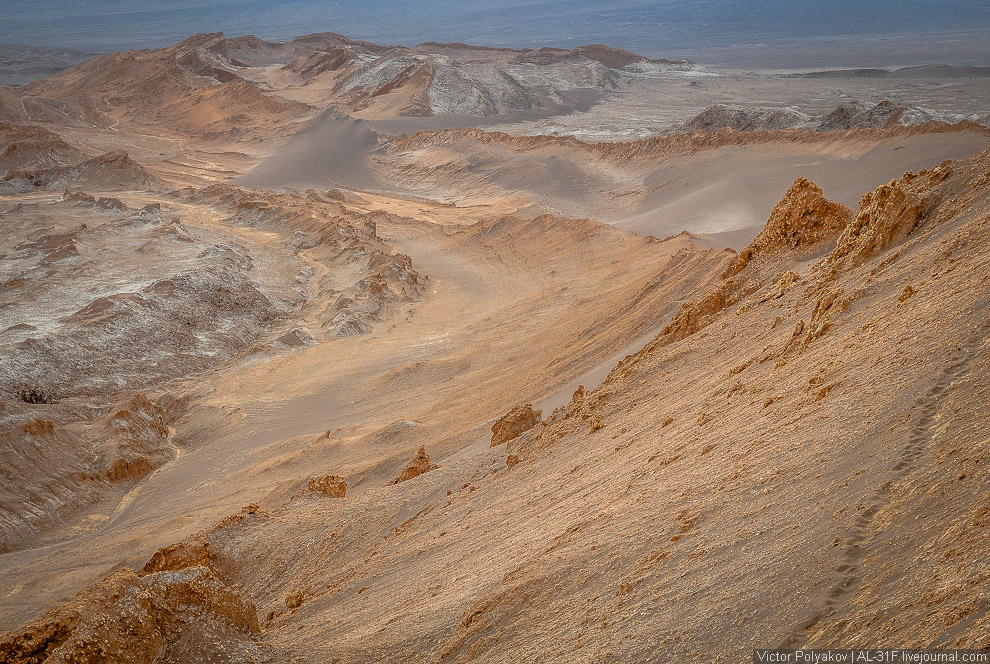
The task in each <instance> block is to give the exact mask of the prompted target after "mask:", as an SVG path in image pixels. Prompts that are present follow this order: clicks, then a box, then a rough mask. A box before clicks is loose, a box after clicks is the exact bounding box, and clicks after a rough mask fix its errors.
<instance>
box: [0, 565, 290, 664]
mask: <svg viewBox="0 0 990 664" xmlns="http://www.w3.org/2000/svg"><path fill="white" fill-rule="evenodd" d="M259 637H260V629H259V627H258V617H257V612H256V611H255V608H254V605H253V604H251V602H248V601H246V600H244V599H242V598H241V597H240V596H239V595H238V594H237V592H236V591H234V590H233V589H231V588H230V587H228V586H227V585H225V584H224V583H223V582H222V581H221V580H220V579H219V578H217V577H216V576H215V575H214V574H213V572H212V571H210V570H209V569H207V568H205V567H189V568H186V569H180V570H174V571H160V572H152V573H143V574H142V573H135V572H133V571H132V570H129V569H122V570H119V571H117V572H114V573H113V574H111V575H110V576H109V577H107V578H106V579H104V580H103V581H101V582H100V583H98V584H97V585H95V586H94V587H92V588H91V589H89V590H87V591H86V592H84V593H81V594H80V595H79V596H77V597H76V598H75V599H73V600H72V601H70V602H68V603H66V604H63V605H61V606H59V607H57V608H55V609H53V610H52V611H50V612H48V613H47V614H46V615H45V616H44V617H43V618H41V619H40V620H38V621H36V622H34V623H32V624H29V625H27V626H25V627H23V628H21V629H19V630H17V631H15V632H11V633H9V634H7V635H5V636H4V637H3V640H0V660H2V661H5V662H38V663H40V662H46V663H49V664H59V663H65V664H68V663H69V662H97V661H99V662H109V661H113V662H126V663H132V664H139V663H140V664H144V663H147V664H151V662H158V663H161V664H169V663H174V664H179V663H181V662H189V661H223V662H233V661H237V662H261V661H271V658H272V657H273V656H274V654H275V649H274V648H273V647H272V646H270V645H268V644H265V643H264V642H262V641H261V640H260V638H259Z"/></svg>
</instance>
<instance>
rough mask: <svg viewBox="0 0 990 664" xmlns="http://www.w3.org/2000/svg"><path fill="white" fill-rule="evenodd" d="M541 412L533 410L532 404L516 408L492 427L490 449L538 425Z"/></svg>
mask: <svg viewBox="0 0 990 664" xmlns="http://www.w3.org/2000/svg"><path fill="white" fill-rule="evenodd" d="M542 415H543V412H542V411H539V410H533V404H531V403H527V404H522V405H520V406H516V407H515V408H513V409H512V410H510V411H509V412H508V413H506V414H505V415H503V416H502V417H500V418H499V419H498V421H497V422H495V424H493V425H492V447H495V446H496V445H501V444H503V443H507V442H509V441H510V440H512V439H514V438H518V437H519V436H520V435H521V434H523V433H525V432H526V431H529V430H530V429H532V428H533V427H535V426H536V425H537V424H539V423H540V420H541V416H542Z"/></svg>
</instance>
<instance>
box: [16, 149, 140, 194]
mask: <svg viewBox="0 0 990 664" xmlns="http://www.w3.org/2000/svg"><path fill="white" fill-rule="evenodd" d="M4 179H5V180H8V181H10V182H11V183H13V184H18V183H21V184H23V185H24V186H26V187H32V188H45V189H63V188H65V187H66V186H67V185H69V184H80V185H86V186H89V187H92V188H94V189H101V190H109V189H153V188H155V187H156V186H158V184H159V182H158V180H157V179H155V178H154V177H152V176H151V175H150V174H149V173H148V172H147V171H146V170H144V167H143V166H141V164H139V163H137V162H136V161H134V160H133V159H131V157H130V156H129V155H128V154H127V153H126V152H124V151H123V150H114V151H112V152H107V153H105V154H101V155H99V156H98V157H94V158H92V159H89V160H87V161H83V162H80V163H78V164H75V165H74V166H55V167H52V168H47V169H42V170H33V171H29V170H14V171H11V172H9V173H7V175H6V176H5V177H4Z"/></svg>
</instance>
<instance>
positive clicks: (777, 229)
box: [729, 178, 852, 276]
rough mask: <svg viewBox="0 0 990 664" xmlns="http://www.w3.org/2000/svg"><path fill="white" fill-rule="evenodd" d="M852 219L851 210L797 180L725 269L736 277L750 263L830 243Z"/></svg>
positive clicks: (814, 185)
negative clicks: (735, 258) (761, 227)
mask: <svg viewBox="0 0 990 664" xmlns="http://www.w3.org/2000/svg"><path fill="white" fill-rule="evenodd" d="M850 219H852V210H850V209H849V208H848V207H846V206H845V205H843V204H842V203H836V202H835V201H830V200H828V199H827V198H825V195H824V193H823V192H822V189H821V187H819V186H818V185H816V184H815V183H814V182H811V181H810V180H808V179H807V178H798V179H796V180H795V181H794V184H793V185H791V187H790V188H789V189H788V190H787V193H786V194H784V197H783V198H782V199H781V200H780V202H778V203H777V205H775V206H774V208H773V210H772V211H771V212H770V218H769V219H768V220H767V223H766V225H765V226H764V227H763V230H762V231H760V234H759V235H757V236H756V239H754V240H753V242H752V243H751V244H750V245H749V246H748V247H746V248H745V249H743V250H742V252H740V254H739V257H738V259H737V260H736V262H735V263H734V264H733V266H732V267H731V268H730V269H729V276H732V275H734V274H737V273H738V272H739V271H740V270H742V269H743V268H744V267H745V266H746V265H748V264H749V263H750V262H751V261H753V260H767V259H771V258H774V257H776V256H779V255H781V254H782V253H785V252H790V251H793V250H795V249H804V248H806V247H813V246H815V245H818V244H819V243H821V242H823V241H825V240H831V239H834V238H835V237H836V236H837V235H838V233H839V231H841V230H842V229H843V228H845V227H846V225H847V224H848V223H849V221H850Z"/></svg>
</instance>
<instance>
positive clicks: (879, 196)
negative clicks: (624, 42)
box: [0, 33, 990, 664]
mask: <svg viewBox="0 0 990 664" xmlns="http://www.w3.org/2000/svg"><path fill="white" fill-rule="evenodd" d="M926 72H927V70H926ZM935 73H937V72H935ZM935 73H932V72H928V73H924V72H921V73H919V72H908V73H905V74H903V75H901V74H897V75H894V74H891V75H890V76H884V77H879V78H878V77H866V78H863V77H853V76H849V77H843V76H839V75H837V74H836V75H822V76H815V77H805V78H801V79H800V80H799V81H798V83H795V82H794V81H795V80H797V79H795V78H786V79H785V78H779V79H778V78H768V77H763V78H759V77H754V78H746V77H744V76H739V77H738V78H737V79H733V80H734V81H735V82H734V83H733V85H736V86H738V88H737V89H739V90H742V91H744V92H746V94H749V95H751V96H750V97H749V101H750V102H751V103H750V104H748V105H738V104H734V103H733V99H734V98H733V97H732V96H731V95H728V94H723V92H724V88H718V86H724V85H728V83H727V81H728V80H729V78H730V77H725V76H721V75H720V74H718V73H716V72H709V71H707V70H704V69H703V68H699V67H697V66H696V65H694V64H693V63H690V62H688V61H684V62H671V61H655V60H648V59H646V58H642V57H640V56H638V55H636V54H633V53H629V52H627V51H622V50H619V49H613V48H610V47H607V46H601V45H591V46H585V47H578V48H576V49H573V50H566V49H553V48H544V49H537V50H514V49H507V48H488V47H477V46H471V45H467V44H460V43H445V44H440V43H433V42H428V43H425V44H421V45H419V46H417V47H415V48H406V47H383V46H378V45H376V44H373V43H370V42H364V41H355V40H350V39H348V38H346V37H343V36H341V35H337V34H334V33H321V34H313V35H307V36H305V37H299V38H297V39H295V40H292V41H286V42H268V41H265V40H261V39H258V38H256V37H236V38H227V37H225V36H224V35H222V34H219V33H217V34H209V35H197V36H195V37H192V38H190V39H188V40H186V41H183V42H181V43H180V44H177V45H175V46H173V47H170V48H167V49H161V50H157V51H133V52H130V53H123V54H111V55H106V56H102V57H99V58H95V59H92V60H88V61H86V62H83V63H82V64H79V65H77V66H76V67H72V68H68V69H65V70H63V71H60V72H59V73H57V74H56V75H54V76H51V77H49V78H44V79H41V80H38V81H35V82H32V83H30V84H29V85H27V86H19V87H16V88H10V87H7V88H0V118H2V119H3V120H4V121H3V122H2V123H0V166H2V168H3V169H6V170H5V171H3V178H4V180H3V184H2V185H0V186H2V187H3V188H2V189H0V220H2V223H3V228H4V231H5V233H4V234H3V235H2V237H0V477H2V479H3V481H2V482H0V661H3V662H7V661H10V662H36V663H40V662H82V661H86V662H104V661H107V662H110V661H113V662H117V661H120V662H135V663H138V662H149V663H151V662H155V663H169V662H175V663H176V664H178V663H180V662H182V663H184V662H190V661H216V662H340V663H341V664H343V663H345V662H355V663H357V662H410V661H417V662H419V661H422V662H435V663H440V662H467V661H485V662H518V661H553V662H586V661H595V662H655V661H689V662H691V661H698V662H702V661H717V662H737V661H744V660H745V661H749V660H750V659H751V650H752V649H753V648H756V647H771V646H788V647H794V646H812V645H814V646H822V647H825V646H831V647H850V646H854V645H855V646H859V645H869V646H890V647H929V646H945V647H950V646H951V647H973V648H983V649H986V648H990V618H988V614H987V610H986V609H987V606H988V599H990V598H988V597H987V596H986V591H985V587H987V586H988V581H990V579H987V572H986V569H987V566H986V564H985V563H986V553H985V552H986V550H987V546H988V544H990V542H988V541H987V539H988V538H987V532H988V531H987V528H986V524H987V511H988V509H990V505H988V504H987V502H986V496H987V495H988V490H990V481H988V475H987V473H986V465H987V463H988V462H990V459H988V456H987V454H988V452H987V444H988V440H987V436H986V433H985V426H984V423H985V421H986V419H987V403H988V386H987V384H986V380H985V377H986V375H988V372H987V370H988V366H987V351H988V350H990V347H988V341H987V340H988V338H990V337H988V333H990V317H988V313H990V303H988V293H990V282H988V279H990V277H988V275H990V130H987V128H986V127H985V126H984V125H982V124H980V123H979V122H976V121H974V120H966V119H965V117H968V116H969V115H972V114H971V113H968V109H966V108H962V107H960V108H959V109H957V110H958V112H956V111H952V112H949V111H945V109H942V110H936V109H934V108H932V106H931V104H928V103H927V102H926V103H925V104H918V105H915V104H911V103H907V102H905V101H904V100H903V99H900V98H898V97H897V95H883V96H881V97H880V98H884V99H887V98H888V97H889V101H885V102H881V103H876V102H872V101H871V102H865V103H860V102H855V101H851V95H847V96H846V97H843V98H842V100H841V101H840V100H839V99H838V98H837V97H836V96H835V95H832V93H831V92H830V90H831V89H832V88H831V87H829V86H833V85H835V84H836V81H839V80H846V79H848V80H850V81H862V80H866V79H869V80H874V81H876V80H882V81H888V80H890V81H908V82H909V83H910V85H912V86H916V88H917V89H922V87H923V85H922V84H921V83H919V82H918V81H919V80H922V79H919V78H917V77H918V76H929V75H935ZM957 74H958V75H955V74H954V75H953V76H952V77H951V78H952V81H953V85H959V86H961V87H960V88H959V89H968V88H966V85H967V83H966V81H968V78H967V77H968V76H970V74H966V73H965V72H963V73H958V72H957ZM946 76H947V77H948V74H946ZM754 80H756V81H757V83H752V81H754ZM693 83H699V85H698V86H693V85H692V84H693ZM654 84H656V85H661V88H657V89H664V90H667V92H665V93H664V94H668V95H670V99H675V98H680V96H683V100H682V101H680V102H677V103H675V104H674V105H675V106H676V105H677V104H681V106H678V109H679V110H678V111H677V112H678V113H679V115H678V116H677V117H676V118H675V117H673V116H671V117H670V118H668V119H669V120H670V121H669V122H664V123H660V124H658V125H657V126H656V127H655V130H651V131H650V133H649V135H648V137H645V138H636V140H622V139H623V137H625V136H626V135H625V134H623V133H622V132H623V131H625V127H626V125H625V124H623V122H625V120H623V121H621V122H618V123H617V124H616V125H615V126H614V127H613V129H610V130H609V132H607V133H606V134H603V135H602V136H603V137H604V140H587V136H585V135H584V134H580V132H573V133H570V134H566V133H565V134H564V135H545V134H540V133H539V132H529V133H527V130H526V129H525V127H529V126H534V125H527V124H526V123H528V122H535V123H537V124H538V123H540V122H543V121H549V120H551V119H553V118H559V121H560V122H561V123H562V124H561V126H564V125H566V123H567V122H585V121H587V117H588V116H587V115H586V114H587V113H595V112H600V113H606V111H607V109H609V108H614V104H615V102H614V101H609V100H610V99H625V100H626V101H627V102H628V103H629V104H630V106H629V107H628V108H627V109H626V111H625V112H626V113H627V114H628V116H627V119H628V122H629V123H635V122H637V121H639V120H637V117H638V116H637V115H636V111H635V110H634V109H635V108H636V104H637V103H638V102H637V100H638V99H639V98H640V97H638V96H637V95H642V94H644V93H643V90H653V89H654V88H652V87H650V86H652V85H654ZM751 84H752V85H757V84H758V85H759V86H761V87H759V88H752V89H750V88H747V87H746V86H748V85H751ZM798 84H800V85H801V86H812V87H810V88H807V89H814V90H818V91H819V92H820V98H819V97H816V102H815V104H816V105H814V107H812V105H807V106H802V105H800V104H790V103H786V104H785V103H777V102H776V101H773V103H770V101H772V100H769V101H768V100H766V99H764V98H762V97H760V96H759V92H760V90H762V89H763V87H762V86H765V87H766V89H771V88H773V86H782V88H774V89H778V90H779V89H785V90H790V89H791V88H788V87H787V86H792V85H798ZM871 85H876V83H872V84H871ZM891 85H894V83H891ZM706 86H707V87H706ZM814 86H819V87H814ZM682 88H683V89H682ZM715 88H717V89H718V90H722V92H718V93H717V94H712V95H709V96H708V97H706V98H705V103H703V104H702V103H700V100H701V97H700V96H695V95H696V94H697V95H701V94H702V92H704V94H708V93H707V92H706V91H707V90H708V89H715ZM581 89H584V90H585V91H592V92H593V93H594V95H604V96H602V97H600V98H597V99H598V101H599V102H600V104H599V105H600V106H601V107H602V108H603V109H605V110H602V109H599V110H598V111H595V108H598V107H597V106H595V107H592V106H590V105H589V106H588V107H587V108H588V110H580V109H581V108H584V107H583V106H582V105H581V104H580V103H578V102H579V101H580V99H581V94H583V93H580V90H581ZM699 89H700V90H701V91H702V92H698V91H699ZM805 89H806V88H800V90H805ZM973 89H975V88H973ZM678 90H681V91H680V92H677V91H678ZM860 91H861V90H860ZM819 92H816V94H819ZM589 94H590V93H589ZM768 94H769V93H768ZM780 94H783V93H780ZM984 96H985V94H984ZM709 97H710V98H709ZM809 98H810V97H809ZM856 98H859V99H876V98H877V97H876V96H871V95H857V97H856ZM651 100H652V101H651V102H650V103H652V104H654V105H655V104H656V100H655V98H653V97H651ZM685 100H686V101H685ZM778 101H779V100H778ZM826 101H827V102H828V103H825V102H826ZM761 102H765V103H763V105H760V104H761ZM836 102H839V103H836ZM716 103H718V104H722V106H721V107H717V106H714V105H713V104H716ZM330 104H334V105H335V108H330V107H329V105H330ZM661 105H662V104H661ZM706 108H708V109H709V110H708V111H704V112H703V113H702V115H701V116H698V112H699V111H702V110H703V109H706ZM713 108H714V110H712V109H713ZM575 109H578V110H575ZM788 109H789V110H788ZM568 111H573V112H568ZM964 111H965V112H964ZM565 112H568V113H567V114H566V115H560V114H562V113H565ZM608 112H611V111H608ZM513 113H517V114H522V115H519V116H513V117H512V118H510V117H509V116H511V115H512V114H513ZM526 114H533V115H532V116H527V117H531V118H536V119H535V120H534V119H525V118H524V117H523V115H526ZM634 116H635V117H634ZM695 116H697V117H695ZM964 116H965V117H964ZM602 117H605V116H602ZM692 117H695V120H691V118H692ZM480 118H487V120H484V121H482V120H480ZM582 118H584V119H582ZM698 118H700V119H698ZM795 118H796V119H795ZM510 119H514V120H518V126H516V125H513V126H514V127H515V128H514V129H511V130H510V131H500V130H499V131H497V130H491V129H484V128H482V127H481V126H479V125H482V124H485V123H488V122H495V121H496V120H497V121H499V122H507V121H508V120H510ZM976 119H979V118H976ZM792 120H794V122H792ZM553 121H554V122H556V121H557V120H553ZM684 122H688V123H691V122H694V123H695V125H696V126H692V127H690V128H688V129H689V130H688V131H682V130H678V129H676V127H677V126H679V125H680V124H681V123H684ZM390 123H392V124H390ZM431 123H433V124H431ZM589 126H590V125H589ZM630 126H631V124H630ZM784 127H786V128H784ZM502 128H504V127H502ZM407 129H408V130H409V131H408V132H407V131H406V130H407ZM419 129H425V130H424V131H418V130H419ZM682 129H684V127H682ZM414 130H415V131H414ZM403 132H406V133H403ZM602 136H600V137H599V138H600V139H601V138H602ZM628 138H635V136H633V135H630V136H628ZM661 238H662V239H661ZM726 247H734V248H726Z"/></svg>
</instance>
